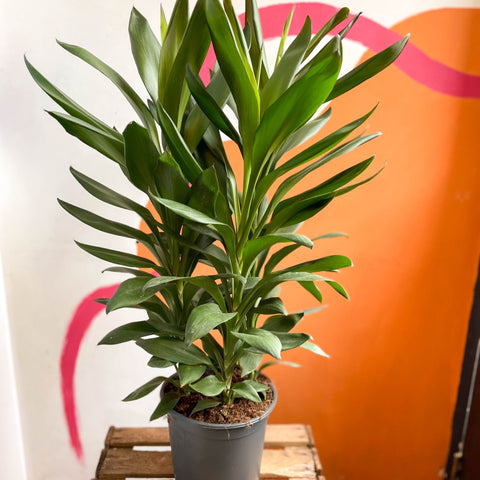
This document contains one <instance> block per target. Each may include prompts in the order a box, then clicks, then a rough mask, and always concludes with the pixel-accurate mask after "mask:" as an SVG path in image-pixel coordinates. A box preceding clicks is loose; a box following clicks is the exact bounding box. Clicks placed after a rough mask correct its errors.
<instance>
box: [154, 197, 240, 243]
mask: <svg viewBox="0 0 480 480" xmlns="http://www.w3.org/2000/svg"><path fill="white" fill-rule="evenodd" d="M154 198H155V200H156V201H157V202H158V203H161V204H162V205H164V206H165V207H167V208H168V209H170V210H172V212H175V213H176V214H177V215H180V216H181V217H183V218H186V219H187V220H191V221H193V222H197V223H199V224H201V225H212V226H213V227H214V228H215V230H217V231H218V233H219V234H220V235H221V236H222V238H223V239H224V241H225V244H226V245H227V246H228V247H229V248H231V249H232V251H233V249H235V234H234V231H233V230H232V228H231V227H230V225H227V224H226V223H223V222H220V221H218V220H215V219H214V218H211V217H209V216H208V215H205V214H204V213H202V212H199V211H198V210H195V209H194V208H191V207H189V206H188V205H183V204H181V203H178V202H175V201H173V200H167V199H166V198H159V197H156V196H154Z"/></svg>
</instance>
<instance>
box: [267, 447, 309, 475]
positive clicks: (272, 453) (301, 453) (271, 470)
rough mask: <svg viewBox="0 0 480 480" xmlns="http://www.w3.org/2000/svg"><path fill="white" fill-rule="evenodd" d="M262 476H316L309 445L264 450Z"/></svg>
mask: <svg viewBox="0 0 480 480" xmlns="http://www.w3.org/2000/svg"><path fill="white" fill-rule="evenodd" d="M260 472H261V476H262V478H263V477H266V478H291V477H295V478H297V477H298V478H310V479H313V478H316V477H317V475H316V471H315V462H314V461H313V458H312V454H311V450H310V448H309V447H285V448H282V449H269V448H266V449H265V450H264V451H263V457H262V466H261V469H260Z"/></svg>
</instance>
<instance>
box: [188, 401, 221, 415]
mask: <svg viewBox="0 0 480 480" xmlns="http://www.w3.org/2000/svg"><path fill="white" fill-rule="evenodd" d="M217 405H220V402H219V401H217V400H210V399H209V398H205V399H204V400H200V401H199V402H197V404H196V405H195V407H194V408H193V410H192V413H191V414H190V415H193V414H194V413H197V412H201V411H202V410H206V409H207V408H213V407H216V406H217Z"/></svg>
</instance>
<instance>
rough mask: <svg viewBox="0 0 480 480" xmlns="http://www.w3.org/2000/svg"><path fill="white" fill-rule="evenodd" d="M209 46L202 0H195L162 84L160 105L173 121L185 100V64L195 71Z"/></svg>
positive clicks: (182, 110) (178, 117)
mask: <svg viewBox="0 0 480 480" xmlns="http://www.w3.org/2000/svg"><path fill="white" fill-rule="evenodd" d="M209 46H210V33H209V30H208V25H207V22H206V19H205V0H198V1H197V2H196V4H195V8H194V9H193V12H192V15H191V17H190V19H189V21H188V24H187V28H186V30H185V33H184V35H183V37H182V42H181V44H180V46H179V49H178V52H177V53H176V55H175V60H174V62H173V65H172V68H171V71H170V72H169V75H168V80H167V83H166V85H165V94H164V97H163V107H164V108H165V110H166V111H167V112H168V114H169V115H170V117H171V118H172V119H173V120H174V122H176V123H177V124H179V123H180V122H181V120H182V118H183V113H184V109H185V105H186V100H187V99H188V89H187V88H186V85H185V68H186V66H187V65H189V66H190V68H191V69H192V71H193V72H194V73H195V74H198V72H199V71H200V68H201V66H202V65H203V61H204V59H205V57H206V55H207V52H208V47H209ZM164 48H165V47H164Z"/></svg>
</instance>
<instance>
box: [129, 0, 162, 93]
mask: <svg viewBox="0 0 480 480" xmlns="http://www.w3.org/2000/svg"><path fill="white" fill-rule="evenodd" d="M128 32H129V34H130V45H131V47H132V54H133V58H134V59H135V63H136V65H137V70H138V73H139V74H140V77H141V79H142V81H143V84H144V85H145V88H146V89H147V91H148V93H149V94H150V97H152V100H153V101H157V100H158V67H159V63H160V43H159V42H158V40H157V37H156V36H155V34H154V33H153V32H152V29H151V28H150V25H149V24H148V21H147V20H146V18H145V17H144V16H143V15H142V14H141V13H140V12H139V11H138V10H137V9H136V8H135V7H133V8H132V12H131V14H130V22H129V24H128Z"/></svg>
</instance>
